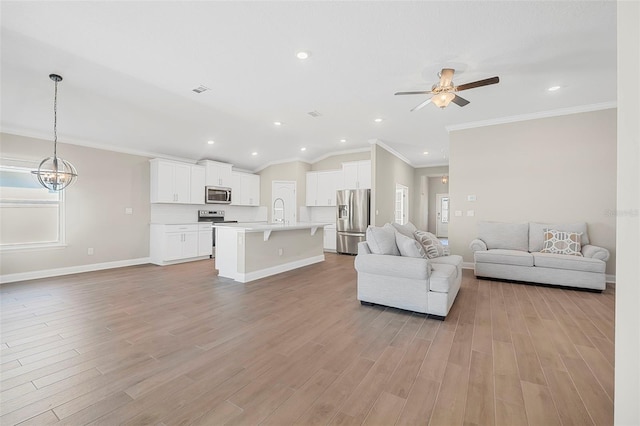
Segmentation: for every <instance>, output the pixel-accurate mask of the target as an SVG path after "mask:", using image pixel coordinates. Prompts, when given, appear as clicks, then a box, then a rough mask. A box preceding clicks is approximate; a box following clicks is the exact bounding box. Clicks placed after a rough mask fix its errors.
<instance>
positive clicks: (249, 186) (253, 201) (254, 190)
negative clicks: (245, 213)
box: [231, 172, 260, 206]
mask: <svg viewBox="0 0 640 426" xmlns="http://www.w3.org/2000/svg"><path fill="white" fill-rule="evenodd" d="M231 177H232V179H231V205H234V206H259V205H260V175H254V174H251V173H243V172H232V175H231Z"/></svg>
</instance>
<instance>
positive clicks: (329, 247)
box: [324, 225, 337, 252]
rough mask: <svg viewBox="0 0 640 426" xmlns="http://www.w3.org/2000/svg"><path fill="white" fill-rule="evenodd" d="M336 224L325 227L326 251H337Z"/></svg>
mask: <svg viewBox="0 0 640 426" xmlns="http://www.w3.org/2000/svg"><path fill="white" fill-rule="evenodd" d="M336 247H337V246H336V226H335V225H329V226H325V227H324V251H333V252H335V251H336Z"/></svg>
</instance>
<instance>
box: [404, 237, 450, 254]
mask: <svg viewBox="0 0 640 426" xmlns="http://www.w3.org/2000/svg"><path fill="white" fill-rule="evenodd" d="M413 235H414V237H415V239H416V241H418V242H419V243H420V244H422V247H423V248H424V251H425V253H427V257H428V258H429V259H433V258H434V257H441V256H448V255H449V251H448V250H446V249H445V248H444V246H443V245H442V243H441V242H440V240H439V239H438V238H437V237H436V236H435V235H433V234H432V233H431V232H425V231H416V232H414V233H413Z"/></svg>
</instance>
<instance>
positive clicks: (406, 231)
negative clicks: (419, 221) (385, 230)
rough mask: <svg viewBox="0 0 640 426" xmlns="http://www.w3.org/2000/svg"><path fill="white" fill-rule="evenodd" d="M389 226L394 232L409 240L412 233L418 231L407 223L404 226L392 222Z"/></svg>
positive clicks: (411, 224)
mask: <svg viewBox="0 0 640 426" xmlns="http://www.w3.org/2000/svg"><path fill="white" fill-rule="evenodd" d="M391 226H393V227H394V228H395V230H396V231H398V232H399V233H401V234H402V235H404V236H406V237H409V238H414V236H413V233H414V232H416V231H417V230H418V228H416V227H415V225H414V224H413V223H411V222H407V223H406V224H404V225H400V224H399V223H395V222H393V223H392V224H391Z"/></svg>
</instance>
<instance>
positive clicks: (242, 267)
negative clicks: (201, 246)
mask: <svg viewBox="0 0 640 426" xmlns="http://www.w3.org/2000/svg"><path fill="white" fill-rule="evenodd" d="M328 225H330V224H329V223H325V222H297V223H292V224H286V225H283V224H280V223H266V222H256V223H221V224H218V223H216V224H214V225H213V227H215V228H216V262H215V263H216V269H218V274H219V276H221V277H226V278H231V279H234V280H236V281H238V282H242V283H245V282H249V281H253V280H257V279H260V278H264V277H268V276H271V275H275V274H279V273H281V272H285V271H290V270H292V269H296V268H300V267H303V266H307V265H311V264H313V263H318V262H322V261H324V250H323V232H317V230H318V229H319V230H321V231H322V228H324V227H325V226H328Z"/></svg>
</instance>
